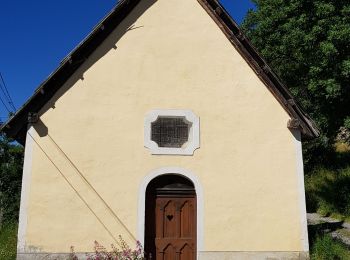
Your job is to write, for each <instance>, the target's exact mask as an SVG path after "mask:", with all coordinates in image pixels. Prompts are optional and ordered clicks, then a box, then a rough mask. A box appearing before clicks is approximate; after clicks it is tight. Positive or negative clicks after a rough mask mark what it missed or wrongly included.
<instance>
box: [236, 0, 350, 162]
mask: <svg viewBox="0 0 350 260" xmlns="http://www.w3.org/2000/svg"><path fill="white" fill-rule="evenodd" d="M252 2H253V3H255V5H256V9H254V10H250V11H249V12H248V14H247V16H246V18H245V20H244V22H243V24H242V28H243V30H244V31H245V32H246V34H247V36H248V37H249V38H250V39H251V41H252V43H253V44H254V45H255V47H256V48H257V49H258V51H259V52H260V53H261V54H262V56H263V57H264V58H265V59H266V60H267V62H268V63H269V64H270V66H271V67H272V68H273V69H274V71H275V72H276V73H277V74H278V75H279V76H280V77H281V79H282V80H283V81H284V82H285V84H286V85H287V86H288V87H289V89H290V90H291V92H292V93H293V94H294V96H295V97H296V99H297V100H298V101H299V102H300V103H301V104H302V106H303V107H304V108H305V110H306V111H307V112H308V113H309V114H310V116H311V117H312V118H313V119H314V120H315V121H316V123H317V125H318V127H319V128H320V129H321V132H322V135H321V137H320V138H319V139H318V140H316V141H312V142H307V143H306V147H307V153H306V159H307V160H310V159H311V161H310V164H315V163H319V162H321V161H322V162H323V163H324V162H325V161H324V160H325V159H327V158H328V160H329V158H330V157H329V153H326V151H331V150H332V147H333V144H334V141H335V138H336V136H337V133H338V131H339V129H340V127H347V128H348V129H350V2H349V1H348V0H290V1H284V0H252ZM310 155H311V156H310Z"/></svg>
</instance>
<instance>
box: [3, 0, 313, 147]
mask: <svg viewBox="0 0 350 260" xmlns="http://www.w3.org/2000/svg"><path fill="white" fill-rule="evenodd" d="M197 1H198V2H199V3H200V4H201V5H202V6H203V8H204V9H205V10H206V11H207V12H208V14H209V15H210V16H211V17H212V19H213V20H214V21H215V22H216V23H217V25H218V26H219V27H220V29H221V30H222V32H223V33H224V34H225V35H226V37H227V38H228V40H229V41H230V42H231V43H232V45H233V46H234V47H235V48H236V49H237V51H238V52H239V53H240V54H241V55H242V57H243V58H244V59H245V60H246V62H247V63H248V64H249V65H250V67H251V68H252V69H253V70H254V71H255V73H256V74H257V75H258V77H259V78H260V79H261V80H262V81H263V82H264V83H265V85H266V86H267V88H268V89H269V90H270V91H271V93H272V94H273V95H274V96H275V98H276V99H277V100H278V101H279V103H280V104H281V105H282V107H283V108H284V109H285V110H286V112H287V113H288V114H289V115H290V117H291V120H290V122H289V123H288V127H290V128H298V129H300V130H301V132H302V134H303V135H304V136H305V137H308V138H315V137H318V136H319V130H318V129H317V127H316V126H315V123H314V122H313V121H312V119H311V118H310V117H309V116H308V115H307V114H306V113H305V112H304V111H303V109H302V108H301V106H300V105H299V104H298V103H297V102H296V101H295V99H294V98H293V96H292V94H291V93H290V92H289V90H288V89H287V88H286V87H285V86H284V84H283V83H282V81H281V80H280V79H279V78H278V77H277V75H276V74H275V73H274V72H273V71H272V70H271V68H270V67H269V66H268V65H267V63H266V62H265V60H264V59H263V58H262V57H261V56H260V55H259V54H258V52H257V51H256V49H255V48H254V47H253V46H252V44H251V43H250V41H249V40H248V39H247V38H246V36H245V35H244V34H243V32H242V31H241V29H240V28H239V26H238V25H237V23H236V22H235V21H234V20H233V19H232V18H231V17H230V15H229V14H228V12H227V11H226V10H225V8H224V7H223V6H222V5H221V4H220V3H219V2H218V1H217V0H197ZM139 2H140V0H121V1H119V2H118V4H117V6H116V7H115V8H114V9H112V10H111V11H110V13H109V14H108V15H107V16H106V17H105V18H104V19H103V20H102V21H101V22H100V23H99V24H98V25H97V26H95V28H94V29H93V30H92V32H91V33H90V34H89V35H88V36H87V37H86V38H85V39H84V40H83V41H82V42H81V43H80V44H79V45H78V46H77V47H76V48H75V49H74V50H73V51H72V52H71V53H70V54H68V56H67V57H66V58H65V59H63V61H62V62H61V64H60V66H59V67H58V68H57V69H56V70H55V71H54V72H53V73H52V74H51V75H49V77H48V78H47V79H46V80H45V81H44V82H43V83H42V84H41V85H40V86H39V87H38V88H37V89H36V90H35V92H34V94H33V95H32V96H31V97H30V98H29V100H28V101H27V102H26V103H25V104H24V105H23V106H22V107H21V108H20V109H19V110H18V111H17V112H16V113H15V114H14V115H13V116H11V117H10V118H9V120H8V121H7V122H6V123H4V124H3V125H2V126H1V128H0V130H1V131H2V132H4V133H6V134H7V136H8V137H11V138H14V139H16V140H17V141H18V142H19V143H21V144H24V143H25V138H26V131H27V125H28V118H29V117H30V115H32V114H33V113H37V112H39V111H40V109H41V108H42V107H43V106H44V105H45V104H46V103H47V102H48V101H49V100H50V99H51V98H52V97H53V96H54V94H55V93H56V92H57V91H58V90H59V89H60V88H61V87H62V86H63V85H64V83H65V82H66V81H67V80H68V79H69V78H70V76H72V75H73V73H74V72H75V71H76V70H77V69H78V68H79V67H80V66H81V65H82V64H83V63H84V61H85V60H86V59H87V58H88V57H89V56H90V55H91V54H92V53H93V52H94V50H96V48H97V47H98V46H99V45H100V44H101V43H102V42H103V41H104V40H105V39H106V38H107V37H108V36H109V35H110V33H111V32H112V31H113V30H114V29H115V28H116V27H117V26H118V25H119V24H120V23H121V21H123V19H124V18H125V17H126V16H127V15H128V14H129V13H130V12H131V11H132V10H133V8H134V7H135V6H136V5H137V4H138V3H139Z"/></svg>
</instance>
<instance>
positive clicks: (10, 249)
mask: <svg viewBox="0 0 350 260" xmlns="http://www.w3.org/2000/svg"><path fill="white" fill-rule="evenodd" d="M16 250H17V224H14V223H10V224H4V226H3V227H1V229H0V259H4V260H5V259H6V260H15V259H16Z"/></svg>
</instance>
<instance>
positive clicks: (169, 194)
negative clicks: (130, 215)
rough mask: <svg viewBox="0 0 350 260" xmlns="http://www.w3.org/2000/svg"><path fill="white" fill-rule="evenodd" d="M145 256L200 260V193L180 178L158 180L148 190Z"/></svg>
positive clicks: (164, 177)
mask: <svg viewBox="0 0 350 260" xmlns="http://www.w3.org/2000/svg"><path fill="white" fill-rule="evenodd" d="M146 192H147V194H146V216H145V217H146V219H145V224H146V228H145V231H146V232H145V252H146V256H147V258H148V259H149V258H150V255H152V259H156V260H195V259H196V243H197V242H196V233H197V225H196V219H197V216H196V211H197V210H196V192H195V189H194V186H193V184H192V182H191V181H189V180H188V179H186V178H183V177H181V176H177V175H165V176H161V177H158V178H156V179H154V180H153V181H152V182H151V183H150V184H149V185H148V187H147V191H146Z"/></svg>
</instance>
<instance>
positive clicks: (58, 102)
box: [22, 0, 305, 252]
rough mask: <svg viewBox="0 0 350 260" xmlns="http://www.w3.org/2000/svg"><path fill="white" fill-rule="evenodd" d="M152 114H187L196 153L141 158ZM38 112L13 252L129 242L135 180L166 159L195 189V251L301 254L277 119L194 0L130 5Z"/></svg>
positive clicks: (290, 150)
mask: <svg viewBox="0 0 350 260" xmlns="http://www.w3.org/2000/svg"><path fill="white" fill-rule="evenodd" d="M129 27H130V28H129ZM131 27H132V28H131ZM128 28H129V29H128ZM152 109H191V110H192V111H193V112H194V113H195V114H196V115H197V116H199V117H200V138H201V147H200V149H198V150H196V151H195V153H194V155H193V156H156V155H151V154H150V152H149V150H148V149H146V148H144V147H143V143H144V140H143V128H144V126H143V122H144V116H145V114H146V113H147V112H149V111H150V110H152ZM40 119H41V122H39V123H38V124H36V125H35V126H34V131H32V132H31V134H30V136H29V137H28V138H34V141H33V154H32V157H33V159H32V168H31V169H32V170H31V177H32V178H31V180H30V183H29V184H28V187H29V188H28V191H27V200H28V206H27V208H26V221H27V222H26V223H27V226H26V228H25V230H24V231H23V232H22V233H23V238H24V241H25V244H24V246H25V251H28V250H38V251H44V252H66V251H69V247H70V246H71V245H74V246H75V247H76V248H75V249H76V251H78V252H80V251H81V252H84V251H91V250H92V246H93V241H94V240H97V241H99V242H101V243H103V244H104V245H107V246H108V245H109V244H110V243H116V242H115V240H117V236H118V235H119V234H121V235H122V236H123V237H124V238H125V239H126V240H127V241H132V240H133V239H134V238H136V234H137V223H138V221H140V220H138V219H137V216H138V215H137V211H138V196H139V188H140V184H141V183H142V181H143V178H144V177H145V176H146V175H147V174H149V173H150V172H152V170H154V169H156V168H160V167H167V166H177V167H181V168H185V169H188V170H189V171H191V172H192V173H194V174H195V175H196V176H197V177H198V179H199V181H200V183H201V185H202V188H203V196H204V216H201V217H203V218H204V220H203V221H204V222H203V223H204V230H203V234H204V238H203V239H204V250H205V251H305V248H304V247H303V242H302V238H303V234H302V230H303V227H302V223H301V221H300V219H301V217H300V216H301V214H302V213H303V212H302V210H301V207H300V203H302V202H301V201H300V194H299V189H300V187H298V181H299V180H298V175H297V158H298V157H297V152H296V146H295V138H294V136H293V134H292V133H291V132H290V131H289V130H288V129H287V121H288V119H289V116H288V114H287V113H286V112H285V111H284V110H283V109H282V107H281V106H280V105H279V103H278V102H277V101H276V100H275V98H274V97H273V96H272V94H271V93H270V92H269V91H268V90H267V88H266V87H265V86H264V84H263V83H262V82H261V81H260V80H259V79H258V77H257V76H256V75H255V73H254V72H253V71H252V70H251V69H250V67H249V66H248V65H247V64H246V62H245V61H244V60H243V59H242V57H241V56H240V55H239V54H238V52H237V51H236V50H235V49H234V48H233V47H232V45H231V44H230V42H229V41H228V40H227V39H226V37H225V36H224V34H223V33H222V32H221V31H220V29H219V28H218V26H217V25H216V24H215V23H214V21H213V20H212V19H211V18H210V17H209V16H208V15H207V13H206V12H205V11H204V9H203V8H202V7H201V6H200V5H199V4H198V2H197V1H196V0H158V1H151V0H147V1H146V0H144V1H142V3H141V4H139V5H138V6H137V7H136V9H135V10H134V11H133V12H132V13H131V15H129V16H128V17H127V19H126V20H125V21H124V22H123V23H122V24H121V25H120V26H119V27H118V28H117V29H116V30H115V31H114V32H113V33H112V35H111V36H110V37H109V38H108V39H107V40H106V41H105V42H104V43H103V44H102V45H101V46H100V47H99V48H98V50H97V51H96V52H95V53H94V54H93V55H92V56H91V57H90V58H89V59H88V60H87V61H86V62H85V63H84V64H83V66H82V67H81V68H80V69H79V70H78V72H77V73H75V75H74V76H73V77H72V78H71V79H70V80H69V81H68V82H67V83H66V84H65V86H64V88H63V89H62V90H61V91H60V92H59V93H58V94H57V95H56V96H55V98H54V99H53V100H52V102H50V103H49V104H47V106H46V107H45V108H44V109H43V110H42V111H41V117H40Z"/></svg>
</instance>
